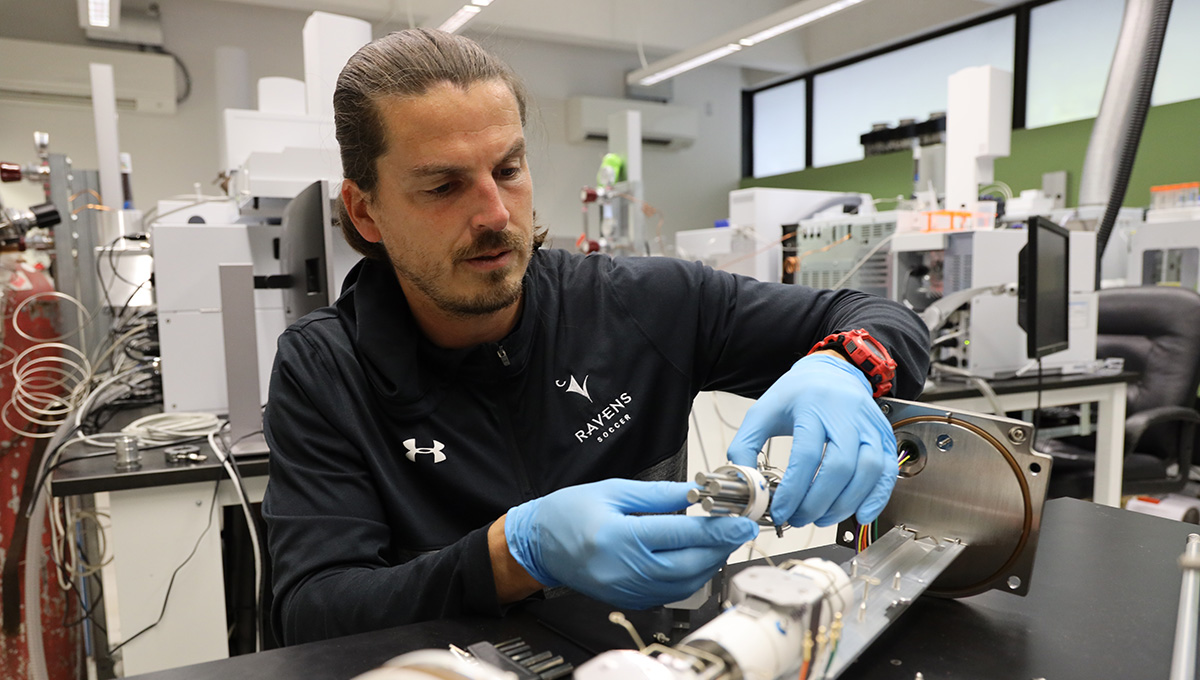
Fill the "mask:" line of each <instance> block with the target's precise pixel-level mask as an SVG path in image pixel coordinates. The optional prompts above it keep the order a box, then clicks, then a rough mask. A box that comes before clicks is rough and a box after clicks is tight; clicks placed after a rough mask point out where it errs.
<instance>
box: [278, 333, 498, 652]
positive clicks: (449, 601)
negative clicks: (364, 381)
mask: <svg viewBox="0 0 1200 680" xmlns="http://www.w3.org/2000/svg"><path fill="white" fill-rule="evenodd" d="M326 358H327V357H325V356H323V355H322V353H321V352H320V351H317V350H316V349H315V347H314V346H313V345H311V344H310V343H308V342H306V341H305V340H304V339H303V338H300V337H298V334H297V333H296V332H294V331H289V332H287V333H284V335H283V336H281V338H280V342H279V352H278V354H277V355H276V361H275V367H274V369H273V370H272V375H271V392H270V400H269V402H268V406H267V411H266V416H265V418H264V433H265V435H266V438H267V443H268V444H269V446H270V450H271V458H270V481H269V482H268V484H267V490H266V494H265V497H264V499H263V517H264V519H265V520H266V522H267V527H268V545H269V549H270V555H271V560H272V564H271V566H272V571H273V576H272V580H273V593H274V601H273V603H272V608H271V617H272V619H271V620H272V625H273V626H274V630H275V633H276V637H277V638H279V639H280V641H281V642H282V643H283V644H285V645H291V644H296V643H300V642H307V641H312V640H320V639H325V638H330V637H336V636H341V635H348V634H352V633H357V632H363V631H368V630H377V629H381V628H387V627H391V626H398V625H402V624H406V623H412V622H415V621H422V620H430V619H435V618H442V617H448V616H461V615H464V614H479V615H499V614H500V613H501V608H500V605H499V603H498V602H497V598H496V592H495V585H494V581H493V576H492V568H491V561H490V558H489V555H488V546H487V526H484V527H480V528H479V529H476V530H474V531H472V532H470V533H468V534H467V535H466V536H464V537H463V538H462V539H460V540H459V541H457V542H455V543H453V544H451V545H448V546H446V547H444V548H442V549H441V550H439V551H437V552H433V553H426V554H420V555H406V556H404V557H402V558H400V559H397V558H396V554H397V551H396V550H395V549H394V547H393V541H392V537H391V532H390V530H389V525H388V519H387V517H385V515H384V511H383V508H382V505H381V503H380V500H379V498H378V496H377V493H378V492H377V489H376V486H375V485H374V484H373V481H372V473H371V469H370V466H369V465H368V464H367V462H366V461H365V459H364V456H363V455H362V453H361V451H359V450H358V445H356V443H355V442H356V441H360V440H359V439H357V438H356V437H355V436H354V433H353V432H352V431H351V430H352V429H353V428H351V427H347V425H346V424H345V423H344V422H339V419H338V417H337V415H338V414H339V413H342V412H345V410H346V409H347V404H345V403H343V402H344V400H346V399H353V391H352V390H353V387H352V386H350V383H349V381H346V380H345V378H344V377H342V376H339V375H337V374H336V372H335V371H332V370H330V364H329V363H328V362H327V361H326V360H325V359H326ZM342 420H343V421H347V420H348V419H342Z"/></svg>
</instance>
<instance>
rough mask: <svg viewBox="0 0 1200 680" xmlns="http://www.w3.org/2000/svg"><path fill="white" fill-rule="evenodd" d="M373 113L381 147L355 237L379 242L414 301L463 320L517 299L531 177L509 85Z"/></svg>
mask: <svg viewBox="0 0 1200 680" xmlns="http://www.w3.org/2000/svg"><path fill="white" fill-rule="evenodd" d="M379 109H380V112H381V114H382V118H383V121H384V127H385V134H386V138H387V149H388V151H387V153H385V154H384V155H383V156H381V157H380V158H379V159H378V161H377V164H378V165H377V168H378V176H379V181H378V184H377V185H376V190H375V191H374V192H373V195H372V196H371V198H370V200H369V201H368V202H367V211H368V212H369V213H370V217H371V219H370V220H369V221H368V222H369V224H361V223H358V228H359V231H360V233H362V235H363V237H364V238H366V239H367V240H369V241H382V243H383V245H384V247H385V248H387V252H388V256H389V257H390V259H391V261H392V264H393V266H394V267H395V269H396V274H397V276H398V277H399V280H400V285H401V287H402V288H403V289H404V292H405V295H406V296H407V297H408V299H409V302H410V304H412V305H414V307H415V306H422V307H428V306H429V305H432V306H433V307H435V308H437V309H438V310H440V311H442V312H445V313H449V314H452V315H455V316H459V317H463V316H474V315H482V314H490V313H492V312H496V311H499V310H502V309H505V308H507V307H509V306H511V305H513V304H515V303H516V302H517V301H518V300H519V299H520V296H521V280H522V278H523V276H524V274H525V268H526V267H527V266H528V264H529V258H530V257H531V254H532V245H531V242H532V233H533V183H532V181H531V179H530V176H529V169H528V166H527V165H526V162H525V135H524V132H523V131H522V129H521V117H520V112H519V110H518V108H517V102H516V98H515V97H513V94H512V92H511V91H510V90H509V89H508V86H507V85H505V84H504V83H503V82H501V81H498V80H493V81H484V82H479V83H475V84H473V85H471V86H470V87H468V88H467V89H465V90H463V89H461V88H459V87H458V86H456V85H452V84H449V83H442V84H439V85H437V86H434V87H433V88H431V89H430V90H429V91H428V92H426V93H425V94H424V95H422V96H420V97H412V98H399V97H393V98H389V99H385V100H383V101H381V102H380V103H379ZM356 223H357V222H356Z"/></svg>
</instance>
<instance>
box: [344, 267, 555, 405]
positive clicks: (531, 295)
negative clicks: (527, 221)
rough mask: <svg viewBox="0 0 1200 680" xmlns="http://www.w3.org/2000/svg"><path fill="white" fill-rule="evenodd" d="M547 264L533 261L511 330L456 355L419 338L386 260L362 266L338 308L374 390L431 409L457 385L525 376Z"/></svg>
mask: <svg viewBox="0 0 1200 680" xmlns="http://www.w3.org/2000/svg"><path fill="white" fill-rule="evenodd" d="M543 259H544V258H543V256H542V255H541V253H540V251H539V252H535V253H534V255H533V257H532V258H530V262H529V268H528V269H527V270H526V272H525V278H524V280H523V282H522V303H523V304H522V309H521V314H520V318H519V319H518V320H517V325H516V326H515V327H514V328H513V330H512V331H511V332H510V333H509V334H508V335H507V336H505V337H504V338H503V339H502V340H501V341H500V342H498V343H493V342H489V343H483V344H480V345H475V346H473V347H467V348H464V349H454V350H451V349H443V348H441V347H437V346H436V345H434V344H433V343H432V342H430V341H429V340H428V338H426V337H425V335H424V334H423V333H421V331H420V329H419V328H418V326H417V323H416V319H414V318H413V315H412V311H411V309H410V308H409V306H408V302H407V300H406V299H405V297H404V292H403V290H402V289H401V288H400V283H399V282H398V281H397V279H396V273H395V271H394V270H393V269H392V267H391V266H390V265H389V264H388V263H386V262H379V261H377V260H369V259H364V260H362V261H360V262H359V263H358V264H357V265H355V267H354V269H352V270H351V272H350V274H349V275H348V276H347V282H346V286H345V291H344V293H343V295H342V297H341V298H340V299H339V300H338V301H337V303H336V306H337V309H338V315H339V318H341V320H342V323H343V325H344V326H345V328H346V332H347V333H348V335H349V336H350V338H352V341H353V343H354V348H355V351H356V353H357V354H358V356H359V359H360V361H361V362H362V365H363V368H364V371H365V372H366V374H367V376H368V378H369V379H370V381H371V383H372V385H373V386H374V388H375V391H376V392H377V393H379V395H380V396H382V397H383V398H385V399H387V400H388V401H390V402H393V403H394V404H395V405H396V406H399V407H403V408H405V410H408V409H414V410H415V411H416V412H425V411H427V410H430V409H432V406H433V405H434V404H435V403H436V401H437V399H438V396H439V394H440V393H441V392H442V391H443V390H444V388H445V387H446V385H448V384H450V383H451V381H471V382H474V381H484V382H494V381H499V380H503V379H505V378H509V377H513V376H516V375H518V374H519V373H521V372H522V371H523V370H524V369H525V366H526V365H527V364H528V361H529V356H530V349H531V348H530V345H531V344H532V341H533V337H534V327H535V326H536V325H537V319H538V315H537V306H538V288H539V286H538V285H536V284H535V282H536V281H538V280H539V279H541V278H543V276H542V274H543V271H542V270H543ZM505 361H507V363H505Z"/></svg>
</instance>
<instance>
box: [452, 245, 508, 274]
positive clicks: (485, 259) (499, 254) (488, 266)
mask: <svg viewBox="0 0 1200 680" xmlns="http://www.w3.org/2000/svg"><path fill="white" fill-rule="evenodd" d="M512 259H513V251H512V250H509V249H502V250H489V251H487V252H484V253H480V254H478V255H475V256H474V257H468V258H466V259H464V260H463V263H464V264H466V265H467V266H469V267H472V268H474V269H477V270H485V271H491V270H493V269H499V268H500V267H503V266H505V265H507V264H508V263H509V262H511V261H512Z"/></svg>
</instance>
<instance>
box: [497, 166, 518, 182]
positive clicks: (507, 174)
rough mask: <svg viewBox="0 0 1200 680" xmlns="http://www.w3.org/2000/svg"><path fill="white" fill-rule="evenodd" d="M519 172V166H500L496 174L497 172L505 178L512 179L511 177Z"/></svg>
mask: <svg viewBox="0 0 1200 680" xmlns="http://www.w3.org/2000/svg"><path fill="white" fill-rule="evenodd" d="M520 172H521V168H519V167H515V166H514V167H511V168H500V169H499V170H498V171H497V174H499V175H500V176H501V177H504V178H506V179H512V178H513V177H516V176H517V175H518V174H520Z"/></svg>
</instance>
